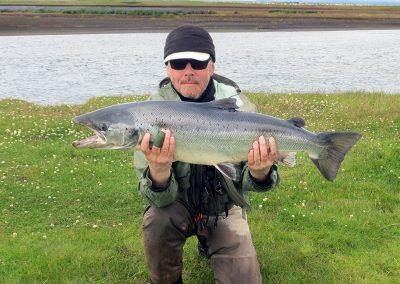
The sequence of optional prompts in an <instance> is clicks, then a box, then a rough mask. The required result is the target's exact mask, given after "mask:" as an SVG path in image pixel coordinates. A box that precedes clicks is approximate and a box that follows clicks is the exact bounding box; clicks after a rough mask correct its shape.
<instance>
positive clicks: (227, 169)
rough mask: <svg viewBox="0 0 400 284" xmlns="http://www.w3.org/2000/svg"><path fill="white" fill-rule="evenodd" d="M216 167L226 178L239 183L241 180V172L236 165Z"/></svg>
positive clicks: (223, 164) (225, 164) (221, 164)
mask: <svg viewBox="0 0 400 284" xmlns="http://www.w3.org/2000/svg"><path fill="white" fill-rule="evenodd" d="M214 167H215V168H216V169H217V170H218V171H220V173H221V174H223V175H224V176H226V177H227V178H229V179H231V180H233V181H239V180H240V175H241V173H240V171H238V170H236V167H235V165H234V164H231V163H220V164H217V165H214Z"/></svg>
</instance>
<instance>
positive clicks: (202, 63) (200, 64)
mask: <svg viewBox="0 0 400 284" xmlns="http://www.w3.org/2000/svg"><path fill="white" fill-rule="evenodd" d="M207 64H208V60H207V61H198V60H192V61H191V62H190V65H192V68H193V69H195V70H203V69H204V68H206V67H207Z"/></svg>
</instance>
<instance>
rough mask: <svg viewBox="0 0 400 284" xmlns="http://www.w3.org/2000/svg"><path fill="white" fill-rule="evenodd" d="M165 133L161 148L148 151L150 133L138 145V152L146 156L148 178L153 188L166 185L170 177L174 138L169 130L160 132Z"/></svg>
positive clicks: (154, 147)
mask: <svg viewBox="0 0 400 284" xmlns="http://www.w3.org/2000/svg"><path fill="white" fill-rule="evenodd" d="M161 131H163V132H165V138H164V143H163V145H162V148H161V149H160V148H159V147H156V146H153V147H152V148H151V149H150V138H151V135H150V133H146V134H145V135H144V137H143V140H142V143H141V144H140V150H141V151H142V152H143V154H144V155H145V156H146V159H147V162H148V164H149V170H150V178H151V180H152V181H153V184H154V186H156V187H164V186H166V185H167V183H168V180H169V177H170V175H171V165H172V161H173V160H174V150H175V138H174V137H173V136H172V134H171V131H170V130H161Z"/></svg>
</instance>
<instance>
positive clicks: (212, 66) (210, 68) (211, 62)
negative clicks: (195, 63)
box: [208, 60, 215, 77]
mask: <svg viewBox="0 0 400 284" xmlns="http://www.w3.org/2000/svg"><path fill="white" fill-rule="evenodd" d="M208 68H209V72H210V77H211V76H212V75H214V71H215V64H214V62H213V61H212V60H211V61H210V63H209V66H208Z"/></svg>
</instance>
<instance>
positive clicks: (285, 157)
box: [276, 152, 296, 167]
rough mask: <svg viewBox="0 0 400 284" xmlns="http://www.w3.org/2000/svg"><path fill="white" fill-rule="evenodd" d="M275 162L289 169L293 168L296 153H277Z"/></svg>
mask: <svg viewBox="0 0 400 284" xmlns="http://www.w3.org/2000/svg"><path fill="white" fill-rule="evenodd" d="M276 160H277V161H278V162H281V163H283V164H285V165H287V166H289V167H294V166H295V165H296V152H278V155H277V157H276Z"/></svg>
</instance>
